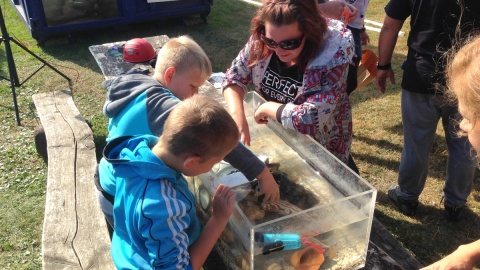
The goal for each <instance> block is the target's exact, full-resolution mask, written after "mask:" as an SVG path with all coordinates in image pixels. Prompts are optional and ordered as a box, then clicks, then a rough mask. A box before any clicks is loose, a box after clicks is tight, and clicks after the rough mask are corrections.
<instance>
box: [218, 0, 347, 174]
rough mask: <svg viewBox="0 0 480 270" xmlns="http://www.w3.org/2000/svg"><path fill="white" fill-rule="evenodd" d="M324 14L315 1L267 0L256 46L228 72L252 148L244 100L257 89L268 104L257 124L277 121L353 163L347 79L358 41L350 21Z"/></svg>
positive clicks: (233, 105)
mask: <svg viewBox="0 0 480 270" xmlns="http://www.w3.org/2000/svg"><path fill="white" fill-rule="evenodd" d="M319 14H320V12H319V11H318V10H317V3H316V1H315V0H302V1H299V0H264V1H263V5H262V6H260V7H259V9H258V11H257V13H256V15H255V17H254V18H253V19H252V21H251V34H252V35H251V36H250V39H249V41H248V43H247V44H246V46H245V47H244V48H243V49H242V50H241V51H240V53H239V54H238V56H237V58H235V60H233V62H232V66H231V67H230V68H229V69H228V70H227V72H226V75H225V78H224V81H223V83H222V86H223V95H224V97H225V100H226V101H227V104H228V108H229V111H230V114H231V115H232V116H233V119H234V120H235V122H236V123H237V126H238V128H239V130H240V133H241V141H242V142H243V143H244V144H246V145H250V134H249V128H248V124H247V120H246V117H245V111H244V107H243V99H244V96H245V94H246V93H247V91H248V90H247V87H248V85H249V84H253V86H254V87H255V91H257V92H258V93H259V94H260V95H261V96H263V98H265V100H266V101H267V102H266V103H264V104H262V105H261V106H260V107H259V108H258V110H257V111H256V112H255V120H256V122H257V123H263V124H264V123H266V122H267V121H268V120H267V118H271V119H274V120H276V121H278V122H279V123H281V124H282V125H283V127H285V128H286V129H296V130H298V131H299V132H301V133H303V134H307V135H310V136H312V137H313V138H314V139H315V140H316V141H318V142H319V143H320V144H322V145H323V146H324V147H325V148H327V149H328V150H329V151H330V152H331V153H333V154H334V155H335V156H336V157H338V158H339V159H340V160H342V161H343V162H345V163H348V160H349V153H350V145H351V139H352V116H351V108H350V102H349V98H348V95H347V92H346V86H347V83H346V81H347V73H348V65H349V63H350V61H351V60H352V57H353V55H354V48H353V39H352V37H351V33H350V31H349V30H347V29H346V28H345V26H344V25H343V24H342V23H340V22H338V21H336V20H329V21H327V20H326V19H325V18H323V17H322V16H320V15H319ZM352 168H353V166H352Z"/></svg>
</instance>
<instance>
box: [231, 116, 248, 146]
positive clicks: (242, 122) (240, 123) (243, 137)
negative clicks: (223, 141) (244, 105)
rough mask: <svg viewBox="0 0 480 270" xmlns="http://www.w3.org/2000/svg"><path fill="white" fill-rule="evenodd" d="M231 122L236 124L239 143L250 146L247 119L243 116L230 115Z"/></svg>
mask: <svg viewBox="0 0 480 270" xmlns="http://www.w3.org/2000/svg"><path fill="white" fill-rule="evenodd" d="M232 118H233V120H234V121H235V123H237V127H238V131H240V141H241V142H242V143H243V144H245V145H248V146H249V145H250V129H249V127H248V122H247V118H246V117H245V114H242V115H238V114H236V115H232Z"/></svg>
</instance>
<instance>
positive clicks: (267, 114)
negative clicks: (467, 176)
mask: <svg viewBox="0 0 480 270" xmlns="http://www.w3.org/2000/svg"><path fill="white" fill-rule="evenodd" d="M280 106H282V104H280V103H277V102H272V101H269V102H265V103H263V104H262V105H260V107H258V109H257V110H256V111H255V122H256V123H257V124H267V123H268V118H272V119H276V118H277V110H278V108H279V107H280Z"/></svg>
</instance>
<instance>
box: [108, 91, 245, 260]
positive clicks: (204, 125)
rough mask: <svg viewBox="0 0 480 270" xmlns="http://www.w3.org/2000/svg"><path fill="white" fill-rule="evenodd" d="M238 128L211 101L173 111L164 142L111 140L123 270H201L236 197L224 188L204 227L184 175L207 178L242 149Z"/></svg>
mask: <svg viewBox="0 0 480 270" xmlns="http://www.w3.org/2000/svg"><path fill="white" fill-rule="evenodd" d="M239 138H240V135H239V131H238V128H237V126H236V124H235V122H234V121H233V119H232V117H231V116H230V114H229V113H228V112H227V111H226V110H225V109H224V108H223V107H222V105H220V104H219V103H218V102H216V101H214V100H213V99H211V98H208V97H205V96H202V95H195V96H193V97H190V98H188V99H185V100H184V101H183V102H182V103H180V104H178V105H177V106H175V108H174V109H173V111H172V112H171V113H170V115H169V117H168V119H167V121H166V123H165V129H164V131H163V133H162V135H160V137H159V138H157V137H155V136H152V135H141V136H125V137H119V138H116V139H114V140H111V141H110V142H109V143H108V144H107V146H106V147H105V150H104V157H105V158H106V160H107V161H108V164H107V165H108V167H109V168H110V170H109V171H110V172H111V173H112V175H111V176H112V177H114V178H115V179H116V193H115V203H114V217H115V231H114V234H113V238H112V246H111V253H112V257H113V261H114V263H115V265H116V267H117V268H118V269H200V268H201V266H202V265H203V264H204V262H205V260H206V258H207V256H208V254H209V253H210V251H211V250H212V248H213V246H214V244H215V242H216V241H217V239H218V237H219V236H220V234H221V233H222V231H223V230H224V228H225V226H226V224H227V222H228V219H229V217H230V215H231V213H232V211H233V208H234V203H235V195H234V193H233V191H232V190H230V188H229V187H227V186H223V185H220V186H219V187H218V188H217V190H216V192H215V195H214V196H213V211H212V216H211V218H210V220H209V221H208V223H207V224H206V225H205V227H204V228H203V230H202V228H201V224H200V222H199V220H198V218H197V216H196V210H195V204H194V197H193V194H192V192H191V191H190V190H189V189H188V183H187V181H186V180H185V178H184V177H183V176H182V174H183V175H187V176H195V175H198V174H201V173H206V172H208V171H209V170H211V168H212V167H213V165H214V164H216V163H218V162H220V161H221V160H222V159H223V158H224V157H225V155H227V154H228V153H229V152H230V151H231V150H232V149H233V148H234V147H235V146H236V145H237V144H238V140H239Z"/></svg>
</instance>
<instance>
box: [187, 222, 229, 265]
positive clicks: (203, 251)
mask: <svg viewBox="0 0 480 270" xmlns="http://www.w3.org/2000/svg"><path fill="white" fill-rule="evenodd" d="M227 222H228V219H216V218H214V217H213V216H212V218H210V220H209V221H208V223H207V225H205V227H204V228H203V230H202V233H201V234H200V236H199V237H198V239H197V241H195V243H194V244H193V245H191V246H190V248H189V249H188V252H189V253H190V264H191V265H192V267H193V269H194V270H197V269H200V268H201V267H202V265H203V264H204V263H205V261H206V260H207V257H208V255H209V254H210V252H211V251H212V249H213V247H214V246H215V243H216V242H217V240H218V238H219V237H220V235H221V234H222V232H223V230H224V229H225V227H226V226H227Z"/></svg>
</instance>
